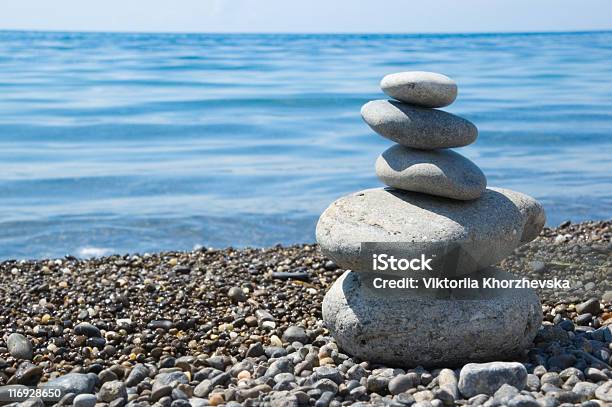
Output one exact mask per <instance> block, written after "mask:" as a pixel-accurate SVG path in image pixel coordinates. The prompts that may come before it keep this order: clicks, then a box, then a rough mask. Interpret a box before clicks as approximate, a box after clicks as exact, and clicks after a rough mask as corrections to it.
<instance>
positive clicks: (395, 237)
mask: <svg viewBox="0 0 612 407" xmlns="http://www.w3.org/2000/svg"><path fill="white" fill-rule="evenodd" d="M545 220H546V216H545V215H544V209H543V208H542V205H540V203H539V202H537V201H536V200H535V199H533V198H531V197H529V196H527V195H524V194H521V193H519V192H515V191H511V190H507V189H501V188H488V189H486V190H485V192H484V193H483V195H482V196H481V197H480V198H479V199H476V200H473V201H457V200H451V199H446V198H439V197H435V196H431V195H425V194H420V193H416V192H407V191H400V190H397V189H393V188H376V189H368V190H364V191H361V192H356V193H353V194H350V195H347V196H345V197H342V198H340V199H338V200H337V201H335V202H334V203H332V204H331V205H330V206H329V207H328V208H327V209H326V210H325V211H324V212H323V214H322V215H321V217H320V218H319V222H318V224H317V229H316V236H317V241H318V243H319V245H320V247H321V250H322V251H323V253H324V254H325V255H326V256H328V257H331V258H332V259H333V260H334V261H335V262H336V264H338V265H339V266H340V267H342V268H345V269H350V270H356V271H370V270H371V263H372V255H371V254H368V253H367V252H365V251H364V253H363V255H362V253H361V249H362V247H361V246H362V243H364V242H378V243H377V244H376V245H377V247H378V248H380V250H381V251H379V252H378V253H382V252H385V251H387V252H388V251H390V250H393V251H394V252H396V253H400V254H401V255H402V256H403V257H404V258H406V259H411V258H415V257H420V256H421V255H425V256H426V257H427V258H432V262H431V265H432V266H433V269H434V272H432V273H431V274H433V275H438V276H449V277H450V276H459V275H464V274H468V273H471V272H474V271H476V270H481V269H483V268H485V267H487V266H489V265H492V264H495V263H497V262H498V261H500V260H502V259H504V258H505V257H507V256H508V255H510V254H511V253H512V251H513V250H514V249H515V248H517V247H518V246H520V245H522V244H523V243H527V242H529V241H531V240H533V239H534V238H535V237H536V236H537V235H538V234H539V232H540V230H541V229H542V227H543V226H544V222H545ZM403 274H405V273H403Z"/></svg>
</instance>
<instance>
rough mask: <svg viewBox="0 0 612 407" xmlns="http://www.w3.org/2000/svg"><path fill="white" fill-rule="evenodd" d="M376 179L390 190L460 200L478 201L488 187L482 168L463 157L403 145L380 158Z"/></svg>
mask: <svg viewBox="0 0 612 407" xmlns="http://www.w3.org/2000/svg"><path fill="white" fill-rule="evenodd" d="M376 176H378V178H379V179H380V180H381V181H382V182H383V183H384V184H385V185H388V186H390V187H394V188H399V189H403V190H405V191H414V192H422V193H425V194H430V195H436V196H442V197H446V198H451V199H459V200H471V199H476V198H478V197H480V195H482V193H483V192H484V190H485V188H486V187H487V178H486V177H485V175H484V174H483V173H482V171H481V170H480V168H478V166H477V165H476V164H474V163H473V162H472V161H470V160H469V159H467V158H466V157H464V156H462V155H461V154H458V153H456V152H454V151H451V150H428V151H427V150H416V149H413V148H408V147H404V146H401V145H399V144H396V145H394V146H392V147H390V148H388V149H387V150H386V151H385V152H383V153H382V154H381V155H380V156H379V157H378V159H377V160H376Z"/></svg>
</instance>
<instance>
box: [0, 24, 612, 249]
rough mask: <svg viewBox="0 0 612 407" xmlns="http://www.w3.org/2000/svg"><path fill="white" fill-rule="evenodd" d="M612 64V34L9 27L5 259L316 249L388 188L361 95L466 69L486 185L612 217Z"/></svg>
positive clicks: (2, 130)
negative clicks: (321, 235) (360, 196)
mask: <svg viewBox="0 0 612 407" xmlns="http://www.w3.org/2000/svg"><path fill="white" fill-rule="evenodd" d="M611 61H612V33H610V32H601V33H578V34H571V33H567V34H564V33H561V34H559V33H557V34H505V35H497V34H486V35H484V34H483V35H167V34H163V35H160V34H79V33H34V32H0V163H1V168H0V258H4V259H6V258H32V257H34V258H41V257H47V256H63V255H65V254H73V255H77V256H84V257H87V256H97V255H102V254H107V253H112V252H118V253H125V252H145V251H155V250H165V249H180V250H185V249H192V248H193V247H195V246H198V245H203V246H213V247H226V246H234V247H238V246H268V245H273V244H276V243H284V244H291V243H298V242H300V243H301V242H312V241H313V240H314V228H315V224H316V220H317V218H318V215H319V214H320V213H321V211H322V210H323V209H324V208H325V207H326V206H327V205H328V204H329V203H330V202H331V201H333V200H334V199H336V198H338V197H340V196H341V195H343V194H346V193H348V192H352V191H357V190H359V189H363V188H369V187H374V186H378V185H380V184H379V182H378V181H377V179H376V177H375V175H374V168H373V166H374V161H375V159H376V157H377V155H378V154H379V153H380V152H381V151H383V150H384V149H385V148H386V147H387V146H389V145H390V144H391V143H390V142H389V141H387V140H384V139H383V138H381V137H379V136H377V135H375V134H374V133H373V132H372V131H371V130H369V128H368V127H367V126H366V125H365V124H364V123H363V122H362V120H361V118H360V116H359V108H360V106H361V105H362V104H363V103H365V102H366V101H368V100H370V99H375V98H382V97H384V96H383V94H382V92H381V91H380V90H379V88H378V82H379V80H380V79H381V77H382V76H384V75H385V74H387V73H391V72H396V71H402V70H431V71H438V72H442V73H445V74H447V75H449V76H451V77H453V78H454V79H456V80H457V81H458V83H459V97H458V100H457V102H456V103H455V104H453V105H452V106H450V107H449V108H447V110H448V111H451V112H453V113H456V114H460V115H462V116H464V117H466V118H468V119H469V120H471V121H473V122H474V123H475V124H476V125H477V126H478V128H479V129H480V136H479V139H478V140H477V143H476V144H475V145H473V146H470V147H467V148H463V149H461V152H462V153H463V154H465V155H466V156H468V157H469V158H471V159H473V160H474V161H475V162H476V163H477V164H478V165H480V166H481V168H483V170H484V171H485V173H486V174H487V176H488V181H489V185H491V186H504V187H508V188H513V189H517V190H519V191H523V192H526V193H528V194H531V195H533V196H535V197H537V198H538V199H540V200H541V201H542V202H543V203H544V205H545V208H546V211H547V214H548V220H549V225H557V224H558V223H560V222H561V221H563V220H566V219H571V220H573V221H580V220H585V219H602V218H610V217H611V214H612V163H611V157H612V63H611Z"/></svg>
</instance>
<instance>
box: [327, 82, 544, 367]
mask: <svg viewBox="0 0 612 407" xmlns="http://www.w3.org/2000/svg"><path fill="white" fill-rule="evenodd" d="M381 87H382V90H383V91H384V92H385V93H386V94H387V95H389V96H390V97H392V98H393V99H395V100H376V101H372V102H369V103H367V104H365V105H364V106H363V108H362V109H361V115H362V117H363V119H364V120H365V122H366V123H367V124H368V125H369V126H370V127H371V128H372V129H373V130H374V131H375V132H377V133H378V134H380V135H382V136H383V137H386V138H388V139H390V140H392V141H394V142H396V143H397V144H396V145H393V146H392V147H391V148H389V149H388V150H386V151H385V152H383V153H382V155H380V157H379V158H378V160H377V162H376V175H377V176H378V177H379V179H380V180H381V181H382V182H383V183H384V184H386V185H387V186H388V187H386V188H375V189H368V190H364V191H361V192H357V193H353V194H351V195H348V196H345V197H342V198H340V199H338V200H337V201H336V202H334V203H332V204H331V205H330V206H329V207H328V208H327V209H326V210H325V212H324V213H323V214H322V215H321V218H320V219H319V222H318V225H317V232H316V235H317V241H318V242H319V244H320V246H321V250H322V251H323V253H324V254H326V255H327V256H329V257H331V258H332V259H333V260H334V261H335V262H336V263H337V264H338V265H339V266H340V267H342V268H344V269H347V270H348V271H347V272H345V273H344V274H343V275H342V276H341V277H340V278H338V280H337V281H336V282H335V283H334V285H333V286H332V287H331V289H330V290H329V292H328V293H327V294H326V296H325V299H324V301H323V319H324V322H325V324H326V326H327V327H328V328H329V330H330V332H331V333H332V335H333V336H334V337H335V338H336V340H337V342H338V344H339V345H340V346H341V347H342V348H343V349H344V350H346V351H347V352H349V353H351V354H353V355H354V356H357V357H360V358H362V359H365V360H369V361H371V362H377V363H385V364H390V365H403V366H416V365H422V366H440V365H446V366H448V365H461V364H464V363H467V362H476V361H487V360H494V359H500V358H510V357H513V356H515V355H517V354H520V353H521V352H522V351H523V350H524V349H525V348H526V347H527V346H528V345H529V344H530V343H531V342H532V341H533V338H534V336H535V334H536V331H537V330H538V328H539V326H540V323H541V307H540V302H539V299H538V297H537V295H536V293H535V292H534V291H533V290H532V289H530V288H527V289H521V288H511V289H508V288H499V287H497V288H496V287H494V288H487V287H485V285H486V284H485V283H484V281H485V279H489V280H488V281H497V282H503V281H505V280H515V279H516V277H514V276H512V275H510V274H508V273H506V272H504V271H503V270H500V269H498V268H496V267H494V266H493V265H494V264H496V263H498V262H499V261H500V260H502V259H503V258H505V257H506V256H508V255H509V254H511V253H512V251H513V250H514V249H516V248H517V247H518V246H520V245H522V244H524V243H526V242H529V241H531V240H533V239H534V238H535V237H536V236H537V235H538V234H539V232H540V230H541V229H542V227H543V226H544V223H545V215H544V210H543V208H542V206H541V205H540V204H539V203H538V202H537V201H536V200H535V199H533V198H531V197H529V196H527V195H524V194H522V193H519V192H515V191H511V190H508V189H501V188H487V187H486V185H487V182H486V178H485V175H484V174H483V173H482V171H481V170H480V169H479V168H478V166H476V164H474V163H473V162H472V161H470V160H469V159H467V158H466V157H464V156H462V155H460V154H459V153H457V152H454V151H451V150H449V149H448V148H452V147H462V146H466V145H468V144H471V143H473V142H474V141H475V140H476V137H477V135H478V130H477V128H476V126H474V125H473V124H472V123H470V122H469V121H467V120H465V119H463V118H461V117H458V116H455V115H452V114H450V113H447V112H444V111H442V110H438V109H436V108H440V107H444V106H447V105H449V104H451V103H452V102H453V101H454V100H455V98H456V96H457V85H456V84H455V82H454V81H453V80H451V79H450V78H448V77H446V76H444V75H440V74H436V73H429V72H402V73H396V74H392V75H388V76H386V77H385V78H383V80H382V82H381ZM368 245H369V246H368ZM387 249H388V250H389V251H392V252H393V253H394V254H395V255H398V254H399V255H401V258H406V259H412V258H421V259H425V258H427V259H430V262H431V266H432V267H431V268H432V270H431V271H430V270H427V269H424V270H421V271H419V272H414V271H410V276H411V277H414V278H415V280H416V281H417V282H418V285H416V286H414V287H411V288H403V289H398V288H395V289H394V288H389V286H385V287H386V288H380V284H381V281H383V280H388V281H391V280H393V279H396V282H397V281H399V280H398V279H400V280H401V277H402V276H406V275H407V274H405V273H408V272H404V271H388V270H387V271H384V272H381V271H378V270H374V269H373V268H372V266H371V263H372V254H376V253H375V252H376V250H379V252H384V251H385V250H387ZM419 273H420V274H419ZM417 277H418V278H417ZM429 278H436V279H437V281H442V280H443V279H447V281H450V282H454V283H455V285H454V286H453V285H452V284H451V283H449V284H447V285H446V286H439V287H437V288H426V287H425V286H424V281H425V280H426V279H429ZM376 279H377V280H378V285H377V284H376ZM462 280H463V281H464V282H465V281H466V280H471V281H474V280H475V281H477V282H479V283H480V284H479V286H478V287H475V286H471V288H465V286H461V284H458V283H459V282H460V281H462ZM466 284H467V283H466ZM398 286H399V285H398ZM449 287H450V288H449ZM457 287H459V288H457Z"/></svg>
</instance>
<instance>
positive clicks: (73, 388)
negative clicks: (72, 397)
mask: <svg viewBox="0 0 612 407" xmlns="http://www.w3.org/2000/svg"><path fill="white" fill-rule="evenodd" d="M96 382H97V376H96V375H95V374H94V373H88V374H84V373H68V374H65V375H63V376H60V377H57V378H55V379H51V380H49V381H48V382H46V383H43V384H41V385H40V387H41V388H51V389H55V388H59V389H61V391H62V393H63V394H66V393H74V394H83V393H93V391H94V387H95V385H96Z"/></svg>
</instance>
